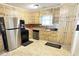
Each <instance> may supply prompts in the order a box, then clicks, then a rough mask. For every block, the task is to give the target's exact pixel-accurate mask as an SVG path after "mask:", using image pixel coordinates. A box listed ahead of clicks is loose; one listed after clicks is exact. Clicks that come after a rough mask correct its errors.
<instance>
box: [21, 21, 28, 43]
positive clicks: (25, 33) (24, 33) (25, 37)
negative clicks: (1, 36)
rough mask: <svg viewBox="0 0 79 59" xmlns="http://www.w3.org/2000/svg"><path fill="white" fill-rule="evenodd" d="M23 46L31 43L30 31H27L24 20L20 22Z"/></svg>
mask: <svg viewBox="0 0 79 59" xmlns="http://www.w3.org/2000/svg"><path fill="white" fill-rule="evenodd" d="M20 32H21V44H24V43H26V42H28V41H29V31H28V30H26V29H25V22H24V20H20Z"/></svg>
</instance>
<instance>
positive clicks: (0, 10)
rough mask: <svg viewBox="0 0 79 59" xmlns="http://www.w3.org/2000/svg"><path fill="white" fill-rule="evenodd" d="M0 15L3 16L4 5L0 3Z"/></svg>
mask: <svg viewBox="0 0 79 59" xmlns="http://www.w3.org/2000/svg"><path fill="white" fill-rule="evenodd" d="M0 15H2V16H4V15H5V11H4V6H3V5H0Z"/></svg>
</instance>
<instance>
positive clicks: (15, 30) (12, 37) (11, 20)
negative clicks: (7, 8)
mask: <svg viewBox="0 0 79 59" xmlns="http://www.w3.org/2000/svg"><path fill="white" fill-rule="evenodd" d="M4 21H5V22H4V23H5V28H6V36H7V42H8V49H9V51H11V50H14V49H16V48H18V47H19V46H20V44H21V43H20V42H21V40H20V37H21V36H20V31H19V19H18V18H17V17H9V16H8V17H5V20H4Z"/></svg>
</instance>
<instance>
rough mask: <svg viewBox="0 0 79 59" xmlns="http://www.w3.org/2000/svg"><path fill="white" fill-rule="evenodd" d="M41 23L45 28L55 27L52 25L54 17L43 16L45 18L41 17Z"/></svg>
mask: <svg viewBox="0 0 79 59" xmlns="http://www.w3.org/2000/svg"><path fill="white" fill-rule="evenodd" d="M40 23H41V24H42V25H43V26H51V25H53V24H52V23H53V17H52V15H43V16H41V19H40Z"/></svg>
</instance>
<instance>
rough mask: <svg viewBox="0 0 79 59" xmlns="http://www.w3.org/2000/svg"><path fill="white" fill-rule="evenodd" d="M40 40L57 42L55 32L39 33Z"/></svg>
mask: <svg viewBox="0 0 79 59" xmlns="http://www.w3.org/2000/svg"><path fill="white" fill-rule="evenodd" d="M39 35H40V40H46V41H50V42H59V40H58V36H57V31H46V30H45V31H40V34H39Z"/></svg>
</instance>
